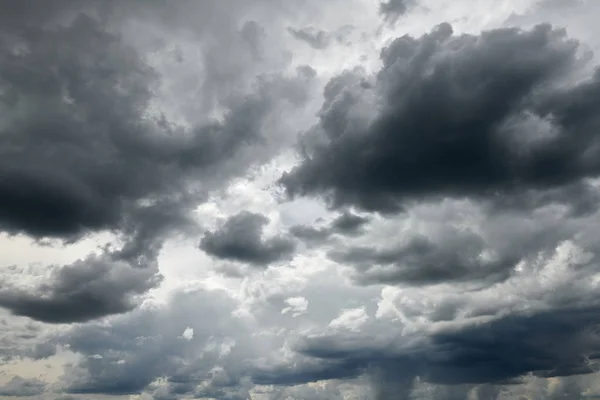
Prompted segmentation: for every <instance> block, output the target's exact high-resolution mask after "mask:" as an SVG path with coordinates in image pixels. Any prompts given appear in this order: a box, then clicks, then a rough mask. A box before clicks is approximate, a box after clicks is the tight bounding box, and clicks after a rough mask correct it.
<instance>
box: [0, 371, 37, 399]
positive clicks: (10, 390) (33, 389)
mask: <svg viewBox="0 0 600 400" xmlns="http://www.w3.org/2000/svg"><path fill="white" fill-rule="evenodd" d="M45 389H46V384H45V383H44V382H42V381H40V380H39V379H26V378H21V377H20V376H15V377H14V378H12V379H11V380H10V381H9V382H8V383H7V384H6V385H4V386H2V387H0V396H14V397H29V396H38V395H40V394H42V393H43V392H44V390H45Z"/></svg>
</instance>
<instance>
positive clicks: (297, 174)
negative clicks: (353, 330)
mask: <svg viewBox="0 0 600 400" xmlns="http://www.w3.org/2000/svg"><path fill="white" fill-rule="evenodd" d="M577 50H578V43H577V42H576V41H575V40H572V39H569V38H568V37H567V36H566V33H565V31H564V30H562V29H556V28H553V27H551V26H549V25H538V26H536V27H534V28H532V29H531V30H520V29H517V28H502V29H496V30H492V31H487V32H484V33H482V34H481V35H478V36H474V35H468V34H464V35H453V30H452V27H451V26H450V25H449V24H442V25H439V26H438V27H436V28H435V29H434V30H433V31H431V32H430V33H427V34H425V35H423V36H421V37H419V38H413V37H411V36H403V37H400V38H398V39H396V40H395V41H394V42H393V43H392V44H391V45H390V46H389V47H387V48H386V49H385V50H384V51H382V53H381V59H382V62H383V68H382V69H381V70H380V71H379V72H378V73H377V74H376V76H373V77H370V76H367V75H364V74H363V73H362V72H361V71H357V70H354V71H348V72H346V73H345V74H343V75H341V76H338V77H336V78H334V79H332V80H331V81H330V82H329V84H328V85H327V87H326V89H325V92H324V95H325V102H324V104H323V107H322V109H321V113H320V122H319V124H318V125H316V126H315V127H313V128H312V129H311V130H310V131H309V132H307V134H306V136H307V139H306V141H305V149H304V152H305V156H304V161H303V162H302V164H301V165H300V166H298V167H295V168H294V169H292V171H291V172H289V173H287V174H285V175H284V176H283V177H282V179H281V183H282V184H283V185H284V187H285V188H286V189H287V191H288V193H289V194H290V195H292V196H295V195H305V194H306V195H309V194H322V195H324V196H325V197H327V198H328V199H329V201H330V204H331V206H333V207H340V206H347V205H356V206H358V207H361V208H363V209H365V210H369V211H382V212H394V211H398V210H401V209H402V207H403V206H406V205H407V204H408V203H410V202H411V201H416V200H417V199H423V198H439V197H444V196H450V197H462V196H469V197H475V198H480V199H485V200H489V201H495V202H497V203H501V204H502V206H506V207H532V206H537V205H540V204H544V203H549V202H553V201H559V202H565V203H569V202H570V203H575V204H574V205H576V206H580V207H586V206H589V204H586V198H585V197H584V198H583V199H582V198H580V197H579V196H585V195H586V194H587V193H586V189H587V186H586V181H585V180H586V179H587V178H593V177H595V176H596V175H597V173H598V169H597V165H596V164H595V163H594V161H593V159H594V157H593V156H592V155H591V153H589V152H590V151H593V150H591V149H593V148H595V135H594V132H595V128H594V121H595V116H594V113H593V112H592V108H593V107H592V105H591V104H592V103H590V101H591V99H592V98H593V97H594V93H595V91H596V90H597V86H598V82H597V81H598V76H597V74H596V75H594V76H592V77H591V78H589V79H588V80H586V81H584V82H581V83H578V84H574V85H567V86H564V85H563V86H559V84H558V82H560V80H561V79H563V80H564V79H566V78H567V77H568V75H569V71H571V70H573V69H576V68H577V67H578V65H579V64H580V63H581V62H582V60H581V57H580V56H579V55H578V54H579V53H578V51H577ZM590 107H592V108H590ZM433 115H435V118H431V116H433ZM573 192H575V193H578V196H577V198H575V197H576V196H575V195H572V197H573V198H572V197H571V196H569V194H570V193H573ZM587 196H591V194H588V195H587ZM581 203H583V204H581Z"/></svg>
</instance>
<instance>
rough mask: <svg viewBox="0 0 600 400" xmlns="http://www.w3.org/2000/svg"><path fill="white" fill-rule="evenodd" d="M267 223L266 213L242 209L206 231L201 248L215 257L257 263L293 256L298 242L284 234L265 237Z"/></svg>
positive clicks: (261, 263)
mask: <svg viewBox="0 0 600 400" xmlns="http://www.w3.org/2000/svg"><path fill="white" fill-rule="evenodd" d="M268 223H269V220H268V218H267V217H265V216H264V215H261V214H254V213H250V212H248V211H242V212H240V213H238V214H236V215H233V216H231V217H229V218H228V219H227V221H226V222H225V223H224V224H223V225H222V226H221V227H220V228H219V229H218V230H216V231H214V232H207V233H206V234H205V235H204V237H203V238H202V240H201V241H200V248H201V249H202V250H204V251H205V252H206V253H207V254H209V255H211V256H213V257H217V258H221V259H224V260H233V261H239V262H244V263H248V264H253V265H257V266H267V265H269V264H271V263H274V262H277V261H280V260H283V259H288V258H290V257H291V255H292V254H293V253H294V250H295V248H296V246H295V242H294V241H293V240H291V239H289V238H285V237H283V236H276V237H270V238H264V237H263V228H264V226H265V225H266V224H268Z"/></svg>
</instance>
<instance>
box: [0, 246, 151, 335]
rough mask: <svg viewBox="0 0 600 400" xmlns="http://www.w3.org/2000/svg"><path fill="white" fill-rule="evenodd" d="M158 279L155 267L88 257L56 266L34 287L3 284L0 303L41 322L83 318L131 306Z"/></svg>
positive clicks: (102, 314)
mask: <svg viewBox="0 0 600 400" xmlns="http://www.w3.org/2000/svg"><path fill="white" fill-rule="evenodd" d="M160 280H161V277H160V275H158V274H157V273H156V268H150V267H148V268H135V267H132V266H131V265H129V264H127V263H125V262H123V261H118V260H108V259H106V258H97V257H89V258H87V259H84V260H80V261H77V262H75V263H73V264H71V265H68V266H64V267H59V268H55V269H54V270H53V271H52V274H51V276H50V278H49V281H48V282H47V283H43V284H40V285H39V286H38V287H36V288H35V289H33V290H32V289H31V288H17V287H11V286H7V285H6V284H3V288H2V289H1V290H0V306H1V307H4V308H6V309H8V310H10V311H11V312H12V313H13V314H14V315H19V316H27V317H30V318H32V319H35V320H38V321H43V322H49V323H68V322H83V321H89V320H91V319H94V318H98V317H103V316H107V315H112V314H119V313H124V312H127V311H130V310H132V309H133V308H134V307H135V306H136V305H137V301H136V300H137V299H138V297H139V296H140V295H142V294H143V293H145V292H146V291H147V290H148V289H151V288H153V287H155V286H156V285H157V284H158V283H159V282H160Z"/></svg>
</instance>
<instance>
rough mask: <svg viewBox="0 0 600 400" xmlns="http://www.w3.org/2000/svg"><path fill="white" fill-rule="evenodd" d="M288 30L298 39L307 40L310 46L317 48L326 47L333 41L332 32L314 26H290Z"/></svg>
mask: <svg viewBox="0 0 600 400" xmlns="http://www.w3.org/2000/svg"><path fill="white" fill-rule="evenodd" d="M288 31H289V32H290V34H291V35H292V36H293V37H295V38H296V39H298V40H301V41H303V42H306V43H307V44H308V45H309V46H310V47H312V48H314V49H317V50H322V49H326V48H327V47H329V45H330V44H331V42H332V37H331V34H329V33H327V32H325V31H321V30H316V29H314V28H304V29H294V28H288Z"/></svg>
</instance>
